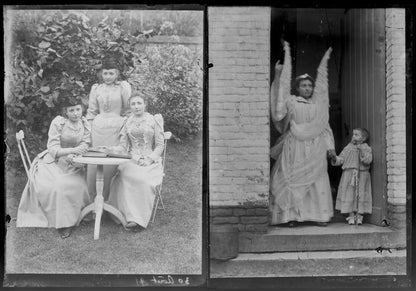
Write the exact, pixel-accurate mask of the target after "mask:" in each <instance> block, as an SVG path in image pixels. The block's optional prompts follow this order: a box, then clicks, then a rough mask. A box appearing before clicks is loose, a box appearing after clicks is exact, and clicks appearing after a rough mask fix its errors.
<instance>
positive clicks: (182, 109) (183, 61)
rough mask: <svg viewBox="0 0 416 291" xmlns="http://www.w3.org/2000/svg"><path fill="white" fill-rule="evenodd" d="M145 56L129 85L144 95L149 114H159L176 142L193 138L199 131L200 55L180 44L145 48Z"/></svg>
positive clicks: (200, 124) (200, 126) (200, 109)
mask: <svg viewBox="0 0 416 291" xmlns="http://www.w3.org/2000/svg"><path fill="white" fill-rule="evenodd" d="M145 54H146V56H147V57H146V60H145V61H144V62H143V63H142V64H141V65H140V66H139V67H138V69H137V70H136V72H135V74H133V75H131V78H130V82H131V83H132V84H133V85H134V87H135V88H137V90H139V91H141V92H143V93H144V94H145V95H146V96H147V99H148V106H147V108H148V111H149V112H151V113H161V114H162V115H163V117H164V120H165V127H166V128H167V129H169V130H171V131H172V133H173V134H174V137H175V138H176V139H177V140H178V139H180V138H187V137H192V136H194V135H196V134H197V133H198V132H200V131H201V130H202V70H201V68H200V67H199V66H198V61H199V58H198V57H199V56H201V54H200V53H199V52H194V51H192V50H191V49H190V48H188V47H185V46H183V45H153V46H147V47H146V48H145Z"/></svg>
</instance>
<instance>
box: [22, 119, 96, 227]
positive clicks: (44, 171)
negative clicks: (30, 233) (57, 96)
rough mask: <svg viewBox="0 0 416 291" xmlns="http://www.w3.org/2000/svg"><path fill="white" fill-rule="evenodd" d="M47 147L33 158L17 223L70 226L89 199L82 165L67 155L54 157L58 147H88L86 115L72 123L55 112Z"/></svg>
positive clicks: (39, 225)
mask: <svg viewBox="0 0 416 291" xmlns="http://www.w3.org/2000/svg"><path fill="white" fill-rule="evenodd" d="M48 135H49V138H48V145H47V150H45V151H44V152H42V153H40V154H39V155H38V156H37V157H36V158H35V159H34V161H33V163H32V165H31V168H30V172H29V181H28V182H27V184H26V187H25V189H24V190H23V194H22V198H21V200H20V205H19V208H18V212H17V222H16V226H17V227H54V228H63V227H71V226H74V225H75V224H76V223H77V220H78V217H79V215H80V213H81V210H82V208H83V207H84V206H86V205H88V204H89V203H90V202H91V201H90V198H89V195H88V189H87V185H86V182H85V179H84V171H83V167H82V166H81V165H72V164H70V163H68V162H67V161H66V156H61V157H59V158H57V157H56V154H57V151H58V150H59V149H61V148H69V147H78V148H80V149H82V150H85V151H87V149H88V145H89V143H90V127H89V124H88V122H87V120H86V119H85V118H82V120H80V121H79V124H78V126H74V125H73V124H71V122H70V121H69V120H68V119H65V118H63V117H62V116H57V117H55V119H54V120H53V121H52V123H51V125H50V128H49V133H48Z"/></svg>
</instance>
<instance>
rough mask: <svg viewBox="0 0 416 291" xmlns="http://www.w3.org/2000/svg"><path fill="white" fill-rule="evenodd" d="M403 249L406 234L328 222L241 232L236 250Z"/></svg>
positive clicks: (367, 226)
mask: <svg viewBox="0 0 416 291" xmlns="http://www.w3.org/2000/svg"><path fill="white" fill-rule="evenodd" d="M378 247H382V248H405V247H406V233H405V232H404V231H394V230H392V229H389V228H388V227H380V226H376V225H372V224H363V225H348V224H347V223H339V222H338V223H330V224H329V225H328V226H327V227H322V226H316V225H299V226H297V227H294V228H289V227H283V226H273V227H269V230H268V232H267V233H266V234H252V233H241V234H240V236H239V252H240V253H270V252H290V251H331V250H371V249H376V248H378Z"/></svg>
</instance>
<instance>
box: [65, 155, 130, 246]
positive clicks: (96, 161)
mask: <svg viewBox="0 0 416 291" xmlns="http://www.w3.org/2000/svg"><path fill="white" fill-rule="evenodd" d="M73 161H74V162H76V163H80V164H86V165H97V176H96V185H97V188H96V189H97V195H96V196H95V199H94V202H93V203H91V204H90V205H88V206H87V207H85V208H84V209H83V210H82V211H81V215H80V216H79V218H78V222H77V225H79V223H80V222H81V221H82V219H83V218H84V217H85V216H86V215H87V214H88V213H90V212H91V211H93V212H95V226H94V240H97V239H98V238H99V237H100V224H101V216H102V214H103V210H106V211H108V212H110V213H111V214H113V215H114V216H115V217H117V218H118V220H119V221H120V222H121V224H122V225H123V226H125V225H126V223H127V221H126V219H125V217H124V215H123V214H122V213H121V212H120V211H119V210H118V209H116V208H115V207H114V206H111V205H110V204H107V203H105V202H104V197H103V188H104V173H103V169H104V166H108V165H112V166H117V165H120V164H122V163H126V162H128V161H129V160H128V159H121V158H98V157H75V158H74V159H73Z"/></svg>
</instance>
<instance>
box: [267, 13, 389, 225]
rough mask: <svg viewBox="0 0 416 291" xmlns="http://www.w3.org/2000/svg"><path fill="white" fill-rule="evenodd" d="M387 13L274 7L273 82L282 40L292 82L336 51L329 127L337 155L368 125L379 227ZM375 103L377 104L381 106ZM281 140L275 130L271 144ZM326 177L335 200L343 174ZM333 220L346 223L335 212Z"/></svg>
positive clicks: (331, 75)
mask: <svg viewBox="0 0 416 291" xmlns="http://www.w3.org/2000/svg"><path fill="white" fill-rule="evenodd" d="M357 11H358V12H357ZM383 13H384V12H383V11H382V9H369V10H364V9H361V10H358V9H350V10H346V9H281V8H272V12H271V56H270V60H271V64H270V77H271V80H273V78H274V65H275V63H276V62H277V60H283V49H282V46H281V39H284V40H286V41H288V42H289V43H290V44H291V49H292V64H293V76H292V80H293V79H294V78H295V76H297V75H300V74H304V73H308V74H309V75H311V76H312V77H314V78H315V76H316V70H317V68H318V65H319V62H320V61H321V58H322V56H323V54H324V52H325V51H326V49H327V48H328V47H329V46H331V47H332V48H333V53H332V55H331V59H330V61H329V63H328V72H329V75H328V81H329V98H330V118H329V123H330V126H331V128H332V131H333V134H334V140H335V149H336V152H337V154H339V153H340V152H341V150H342V149H343V148H344V146H345V145H346V144H347V143H348V142H349V140H350V138H351V134H352V133H351V131H352V128H354V127H366V128H367V129H369V130H370V134H371V136H372V139H371V140H370V146H372V147H373V151H374V153H373V156H374V162H373V165H372V170H371V177H372V181H373V182H372V184H373V214H372V215H371V216H370V217H369V218H370V219H369V220H367V222H368V221H370V222H371V223H372V224H377V225H381V223H382V220H383V219H384V216H385V213H386V212H387V209H386V208H387V207H386V204H387V199H386V191H387V189H386V184H387V181H386V161H385V148H386V147H385V130H384V129H383V127H382V126H383V124H385V121H384V119H385V115H384V114H385V111H383V108H384V109H385V104H384V103H385V82H384V81H383V80H384V78H385V74H384V71H383V69H384V64H385V55H384V54H383V52H384V48H382V47H381V45H380V43H379V42H380V33H381V32H382V30H383V29H384V22H382V20H384V19H383V17H384V16H383V15H384V14H383ZM366 17H368V19H367V20H366ZM357 22H358V24H357ZM354 23H355V24H354ZM359 25H363V26H359ZM383 40H384V39H383ZM374 69H375V70H374ZM365 82H368V84H366V83H365ZM377 82H378V83H377ZM374 84H376V86H374ZM292 94H294V92H293V93H292ZM375 98H377V101H376V99H375ZM374 102H379V103H380V104H379V105H380V107H377V106H375V103H374ZM383 106H384V107H383ZM374 108H377V109H374ZM270 124H273V123H272V122H270ZM278 137H279V133H278V132H277V130H276V129H275V128H274V127H273V126H271V129H270V141H271V146H272V145H274V144H275V142H276V140H277V138H278ZM273 163H274V160H271V166H273ZM328 174H329V178H330V182H331V187H332V194H333V199H334V202H335V199H336V194H337V188H338V183H339V180H340V177H341V174H342V170H341V168H340V167H333V166H331V165H328ZM375 182H376V183H375ZM332 221H345V220H344V217H343V216H342V215H341V214H340V213H339V212H338V211H335V216H334V218H333V219H332Z"/></svg>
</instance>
